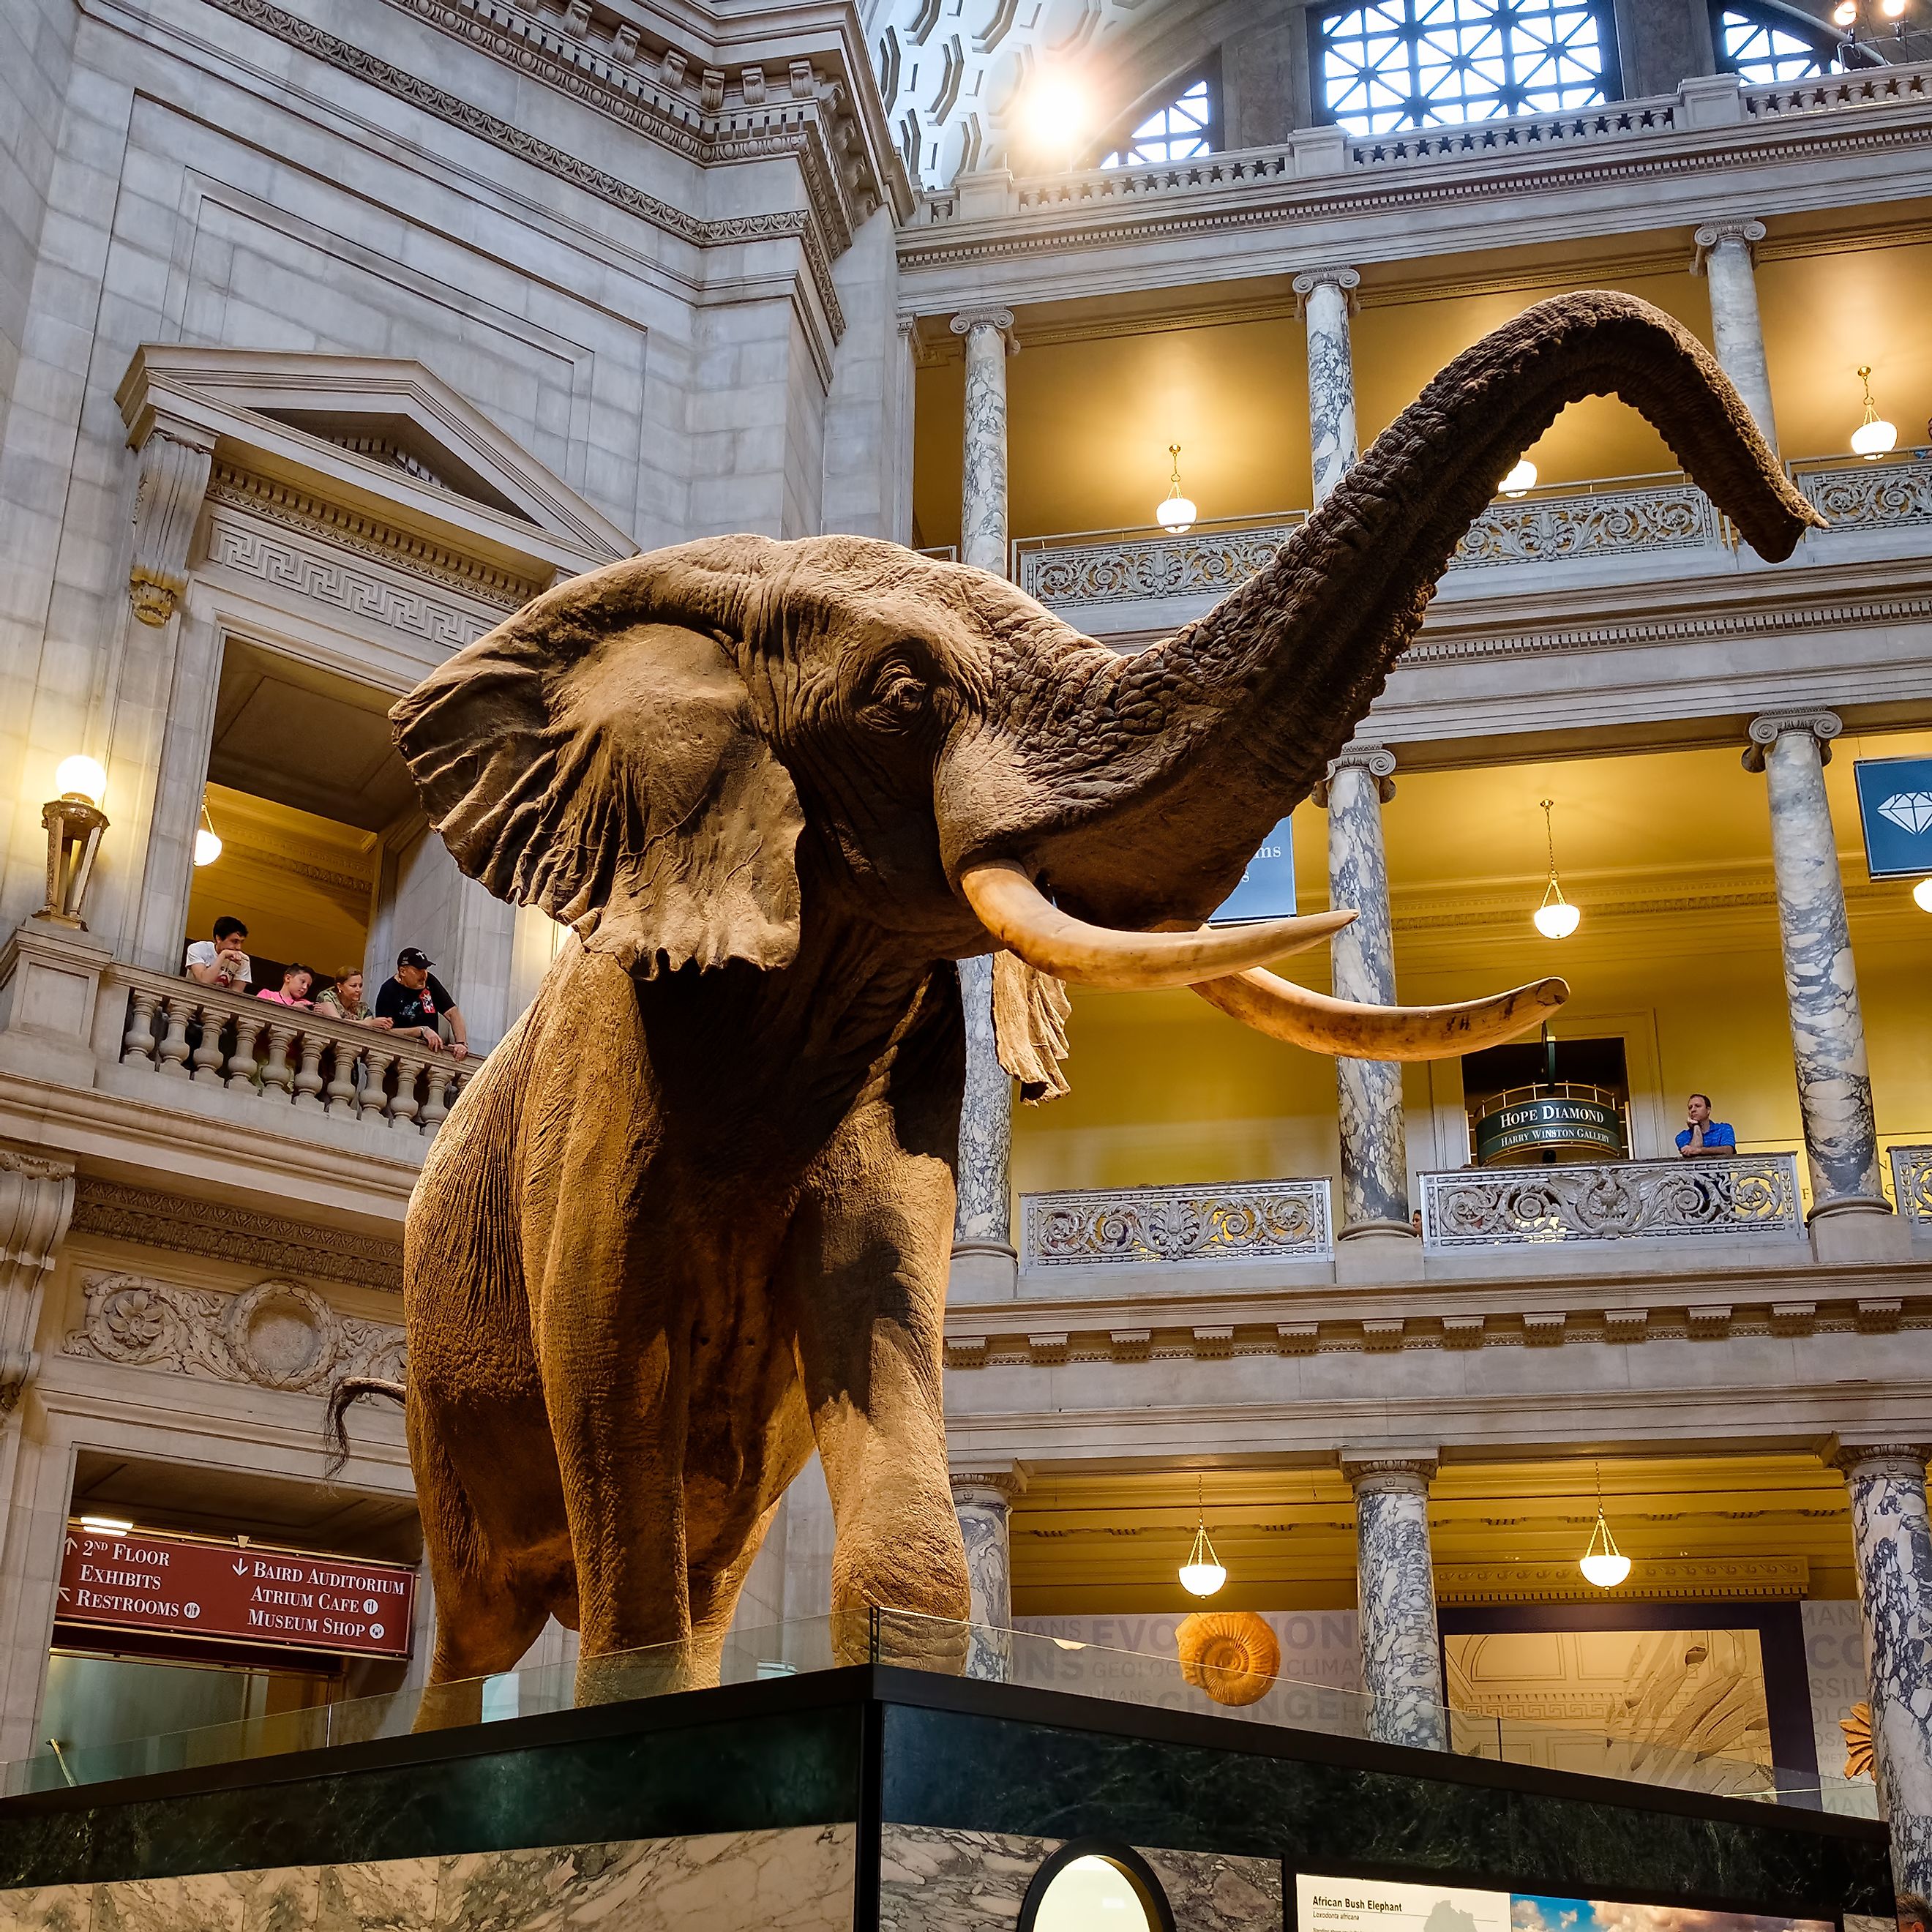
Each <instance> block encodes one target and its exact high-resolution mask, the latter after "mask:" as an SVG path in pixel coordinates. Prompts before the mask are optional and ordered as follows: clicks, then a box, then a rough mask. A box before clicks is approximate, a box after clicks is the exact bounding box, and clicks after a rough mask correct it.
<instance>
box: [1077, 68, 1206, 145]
mask: <svg viewBox="0 0 1932 1932" xmlns="http://www.w3.org/2000/svg"><path fill="white" fill-rule="evenodd" d="M1220 145H1221V90H1220V86H1218V84H1217V77H1216V75H1215V74H1214V73H1213V72H1211V71H1210V70H1208V69H1207V68H1202V69H1201V70H1200V71H1198V72H1196V73H1194V74H1190V76H1189V77H1187V80H1184V81H1183V82H1182V83H1181V86H1180V88H1179V89H1178V91H1177V92H1175V94H1174V95H1172V97H1171V98H1169V101H1167V103H1166V105H1165V106H1163V107H1158V108H1157V109H1155V110H1154V112H1153V113H1151V114H1144V115H1142V116H1141V118H1140V119H1139V121H1137V122H1136V124H1135V126H1134V127H1133V128H1132V129H1131V130H1129V131H1128V132H1127V133H1126V134H1125V135H1124V136H1121V140H1120V145H1119V146H1118V147H1117V148H1115V150H1114V151H1113V152H1112V154H1108V155H1106V157H1104V158H1103V160H1102V161H1101V163H1100V165H1101V166H1103V168H1139V167H1149V166H1153V167H1158V166H1160V164H1161V163H1163V162H1165V161H1191V160H1193V159H1194V158H1195V157H1196V156H1197V155H1200V154H1213V153H1214V151H1216V150H1217V148H1220Z"/></svg>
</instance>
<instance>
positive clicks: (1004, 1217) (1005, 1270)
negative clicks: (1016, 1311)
mask: <svg viewBox="0 0 1932 1932" xmlns="http://www.w3.org/2000/svg"><path fill="white" fill-rule="evenodd" d="M959 997H960V1000H961V1002H962V1004H963V1005H964V1007H965V1013H966V1091H965V1095H964V1097H962V1100H961V1101H960V1103H959V1204H958V1205H957V1207H956V1209H955V1211H954V1214H953V1279H952V1285H951V1287H950V1291H949V1292H950V1296H951V1298H952V1299H953V1300H954V1301H1009V1300H1010V1299H1011V1298H1013V1296H1014V1295H1016V1294H1018V1293H1019V1257H1018V1256H1017V1255H1016V1253H1015V1252H1014V1250H1013V1208H1012V1205H1011V1201H1012V1182H1011V1181H1010V1178H1009V1175H1008V1171H1007V1170H1008V1167H1009V1165H1010V1161H1011V1158H1012V1155H1013V1076H1011V1075H1010V1073H1007V1070H1006V1069H1005V1068H1004V1067H1002V1066H1001V1064H1000V1055H999V1048H998V1043H997V1041H996V1040H995V1038H994V1034H993V958H992V954H991V953H982V954H981V955H980V957H979V958H977V959H962V960H961V961H960V962H959Z"/></svg>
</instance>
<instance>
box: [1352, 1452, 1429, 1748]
mask: <svg viewBox="0 0 1932 1932" xmlns="http://www.w3.org/2000/svg"><path fill="white" fill-rule="evenodd" d="M1342 1473H1343V1475H1344V1476H1346V1478H1348V1481H1349V1487H1350V1488H1351V1489H1352V1490H1354V1491H1355V1604H1356V1610H1357V1612H1358V1616H1359V1617H1360V1619H1361V1630H1362V1688H1363V1690H1364V1691H1366V1692H1367V1694H1368V1697H1369V1735H1370V1737H1372V1738H1373V1739H1375V1740H1376V1742H1378V1743H1380V1744H1385V1745H1415V1747H1417V1748H1418V1749H1420V1750H1424V1751H1446V1750H1447V1749H1448V1745H1449V1736H1448V1720H1447V1718H1445V1715H1444V1712H1443V1708H1442V1653H1441V1650H1440V1648H1439V1644H1438V1641H1437V1638H1436V1571H1435V1565H1434V1563H1433V1560H1432V1559H1431V1557H1430V1550H1429V1485H1430V1480H1431V1479H1432V1478H1433V1477H1434V1475H1435V1474H1436V1459H1435V1458H1434V1457H1433V1456H1416V1455H1388V1456H1382V1455H1370V1454H1363V1455H1351V1454H1349V1453H1348V1452H1346V1451H1344V1452H1343V1457H1342Z"/></svg>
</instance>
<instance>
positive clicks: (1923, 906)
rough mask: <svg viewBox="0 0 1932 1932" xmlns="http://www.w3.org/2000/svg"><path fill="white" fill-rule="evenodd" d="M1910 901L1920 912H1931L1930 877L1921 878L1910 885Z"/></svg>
mask: <svg viewBox="0 0 1932 1932" xmlns="http://www.w3.org/2000/svg"><path fill="white" fill-rule="evenodd" d="M1912 904H1914V905H1915V906H1916V907H1918V910H1920V911H1921V912H1932V879H1921V880H1919V881H1918V884H1916V885H1915V886H1913V887H1912Z"/></svg>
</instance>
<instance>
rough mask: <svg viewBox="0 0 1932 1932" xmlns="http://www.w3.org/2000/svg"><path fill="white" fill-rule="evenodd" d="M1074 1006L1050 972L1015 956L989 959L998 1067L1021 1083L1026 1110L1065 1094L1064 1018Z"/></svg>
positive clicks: (1065, 1042)
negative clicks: (991, 963) (1063, 1071)
mask: <svg viewBox="0 0 1932 1932" xmlns="http://www.w3.org/2000/svg"><path fill="white" fill-rule="evenodd" d="M1072 1011H1073V1001H1071V1000H1070V999H1069V998H1067V989H1066V987H1065V986H1063V985H1062V984H1061V983H1060V981H1059V980H1056V979H1055V978H1054V977H1053V976H1052V974H1049V973H1042V972H1040V971H1037V970H1036V969H1035V968H1033V967H1031V966H1029V965H1028V964H1027V963H1026V962H1025V960H1024V959H1021V958H1019V956H1018V955H1016V954H1015V953H995V954H994V955H993V1040H994V1043H995V1045H996V1046H998V1049H999V1055H1000V1064H1001V1066H1002V1067H1004V1068H1005V1069H1006V1070H1007V1072H1008V1073H1010V1074H1011V1075H1012V1076H1013V1078H1014V1079H1016V1080H1017V1081H1018V1082H1019V1083H1020V1098H1021V1099H1022V1100H1024V1101H1025V1102H1026V1103H1028V1105H1029V1106H1039V1104H1040V1102H1041V1101H1043V1100H1058V1099H1059V1097H1061V1094H1064V1093H1066V1092H1067V1091H1068V1088H1067V1076H1066V1075H1065V1074H1064V1073H1061V1070H1060V1063H1061V1061H1063V1060H1064V1059H1065V1058H1067V1015H1068V1014H1069V1013H1071V1012H1072Z"/></svg>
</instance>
